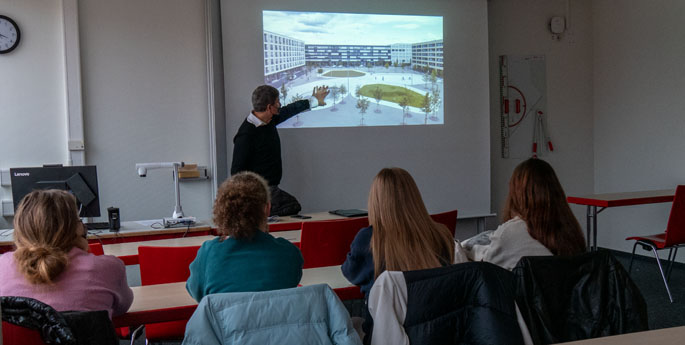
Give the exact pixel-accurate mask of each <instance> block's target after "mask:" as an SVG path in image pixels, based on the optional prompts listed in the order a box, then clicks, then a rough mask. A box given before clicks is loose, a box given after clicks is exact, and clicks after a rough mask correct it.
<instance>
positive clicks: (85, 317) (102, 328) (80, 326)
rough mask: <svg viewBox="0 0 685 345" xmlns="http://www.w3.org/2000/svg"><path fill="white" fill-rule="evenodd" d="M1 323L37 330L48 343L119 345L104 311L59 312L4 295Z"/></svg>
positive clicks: (31, 301)
mask: <svg viewBox="0 0 685 345" xmlns="http://www.w3.org/2000/svg"><path fill="white" fill-rule="evenodd" d="M0 304H1V305H2V320H3V321H5V322H9V323H11V324H14V325H17V326H21V327H25V328H29V329H35V330H37V331H38V332H40V334H41V338H42V339H43V341H44V342H46V343H48V344H70V345H71V344H74V345H81V344H83V345H86V344H98V345H117V344H118V340H117V336H116V333H115V332H114V327H113V326H112V322H111V321H110V319H109V314H108V313H107V311H105V310H100V311H67V312H61V313H60V312H57V311H55V309H53V308H52V307H51V306H49V305H47V304H45V303H43V302H40V301H38V300H35V299H33V298H28V297H15V296H3V297H0Z"/></svg>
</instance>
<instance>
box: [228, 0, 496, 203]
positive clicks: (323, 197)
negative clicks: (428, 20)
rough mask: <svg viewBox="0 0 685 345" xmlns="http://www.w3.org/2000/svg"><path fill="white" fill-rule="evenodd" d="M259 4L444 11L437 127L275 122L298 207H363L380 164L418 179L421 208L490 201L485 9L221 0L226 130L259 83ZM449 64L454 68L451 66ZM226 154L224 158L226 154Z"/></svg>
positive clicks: (460, 4) (465, 4)
mask: <svg viewBox="0 0 685 345" xmlns="http://www.w3.org/2000/svg"><path fill="white" fill-rule="evenodd" d="M262 10H289V11H326V12H348V13H349V12H351V13H384V14H417V15H442V16H443V17H444V18H443V23H444V41H445V45H444V46H445V48H444V49H445V61H446V62H445V64H446V65H448V67H447V69H448V70H446V72H445V109H446V114H448V115H447V116H446V120H445V124H444V125H440V126H391V127H348V128H316V129H312V128H302V129H281V130H279V135H280V137H281V147H282V154H283V180H282V183H281V188H283V189H284V190H286V191H288V192H290V193H292V194H293V195H295V196H296V197H297V198H298V199H299V200H300V202H301V203H302V207H303V210H304V211H305V212H307V211H309V212H312V211H322V210H331V209H338V208H365V207H366V201H367V196H368V191H369V187H370V185H371V181H372V179H373V177H374V175H376V173H377V172H378V171H379V170H380V169H381V168H383V167H388V166H399V167H402V168H405V169H407V170H408V171H409V172H410V173H411V174H412V175H413V176H414V178H415V180H416V182H417V184H418V186H419V188H420V189H421V193H422V195H423V199H424V201H425V203H426V206H427V208H428V209H429V211H431V212H441V211H446V210H451V209H454V208H457V209H458V210H459V214H460V215H473V214H483V213H488V212H489V209H490V158H489V156H488V155H489V152H490V140H489V138H488V132H489V117H488V86H487V83H488V79H487V78H488V66H487V50H488V47H487V8H486V2H485V1H484V0H478V1H471V0H460V1H442V0H430V1H408V0H398V1H394V2H381V1H363V0H354V1H343V2H340V1H339V2H317V1H312V0H290V1H274V0H258V1H245V2H239V3H238V2H236V1H222V22H223V39H224V70H225V77H226V83H225V85H226V88H225V90H226V100H227V104H228V106H227V112H226V127H227V133H228V134H229V142H228V146H229V155H231V156H232V148H233V143H232V138H233V135H235V133H236V131H237V129H238V127H239V126H240V124H241V122H242V121H243V120H244V119H245V117H246V116H247V114H248V113H249V111H250V109H251V108H252V106H251V104H250V95H251V93H252V90H253V89H254V88H255V87H256V86H258V85H260V84H263V83H264V78H263V58H262V57H263V49H262V35H261V34H260V33H261V31H262V30H263V27H262ZM449 66H451V67H449ZM230 161H231V159H230V158H229V159H228V162H230Z"/></svg>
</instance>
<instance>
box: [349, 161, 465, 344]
mask: <svg viewBox="0 0 685 345" xmlns="http://www.w3.org/2000/svg"><path fill="white" fill-rule="evenodd" d="M368 209H369V224H370V225H371V226H370V227H368V228H364V229H361V230H360V231H359V233H358V234H357V236H356V237H355V239H354V241H353V242H352V245H351V247H350V252H349V253H348V255H347V259H346V261H345V263H343V266H342V271H343V274H344V275H345V277H347V278H348V279H350V281H351V282H352V283H354V284H356V285H359V286H362V290H366V291H364V293H365V297H366V298H367V299H368V298H369V295H370V293H369V291H370V290H371V286H372V285H373V284H374V280H375V279H378V278H379V276H380V275H381V274H382V273H383V272H385V271H413V270H421V269H429V268H436V267H442V266H447V265H451V264H453V263H456V262H464V261H466V257H465V256H463V254H462V255H458V254H461V252H455V249H456V248H458V244H457V243H456V242H455V240H454V238H453V236H452V233H451V232H450V231H449V230H448V229H447V227H446V226H444V225H442V224H440V223H437V222H435V221H433V219H432V218H431V216H430V215H429V214H428V210H426V206H425V205H424V203H423V199H422V198H421V193H420V192H419V188H418V187H417V186H416V182H414V179H413V178H412V177H411V175H410V174H409V173H408V172H407V171H406V170H404V169H401V168H385V169H382V170H381V171H380V172H379V173H378V174H377V175H376V177H375V178H374V180H373V183H372V185H371V190H370V191H369V199H368ZM373 286H374V287H375V285H373ZM371 305H372V302H369V306H370V307H371ZM364 313H365V314H364V319H365V320H364V324H363V331H364V333H366V334H367V336H366V339H365V343H368V341H369V339H368V334H369V333H370V331H371V327H372V325H371V317H369V316H370V315H369V314H368V311H367V310H364ZM371 316H373V315H371ZM374 317H376V316H374ZM360 333H361V332H360Z"/></svg>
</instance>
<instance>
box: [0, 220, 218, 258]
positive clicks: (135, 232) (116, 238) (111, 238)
mask: <svg viewBox="0 0 685 345" xmlns="http://www.w3.org/2000/svg"><path fill="white" fill-rule="evenodd" d="M160 221H161V220H160ZM186 231H187V233H188V234H187V236H202V235H209V234H210V233H211V231H212V227H211V225H210V224H209V223H205V222H197V223H196V224H195V225H193V226H191V227H185V226H184V227H178V228H160V229H153V228H151V227H149V226H145V225H142V224H139V223H138V222H123V223H121V228H120V229H119V231H118V232H110V231H109V230H88V240H89V242H91V243H92V242H94V241H100V242H102V243H103V244H112V243H123V242H137V241H147V240H159V239H166V238H173V237H181V236H182V235H183V234H185V233H186ZM13 245H14V230H12V229H5V230H0V253H2V252H5V251H8V250H12V246H13Z"/></svg>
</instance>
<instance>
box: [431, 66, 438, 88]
mask: <svg viewBox="0 0 685 345" xmlns="http://www.w3.org/2000/svg"><path fill="white" fill-rule="evenodd" d="M437 83H438V72H437V71H436V70H435V69H433V70H431V85H433V88H435V84H437Z"/></svg>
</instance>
